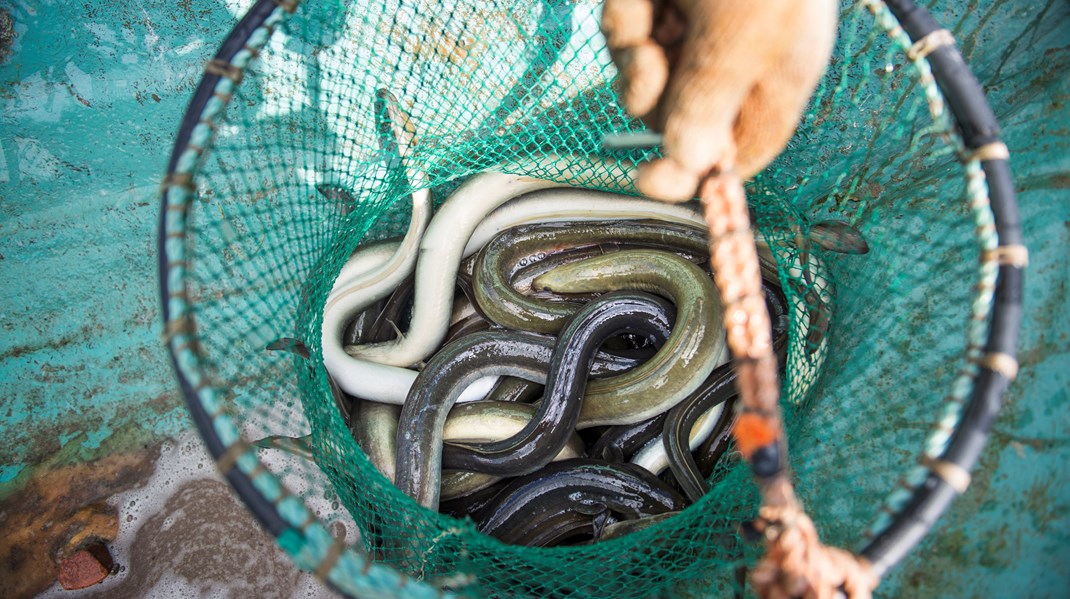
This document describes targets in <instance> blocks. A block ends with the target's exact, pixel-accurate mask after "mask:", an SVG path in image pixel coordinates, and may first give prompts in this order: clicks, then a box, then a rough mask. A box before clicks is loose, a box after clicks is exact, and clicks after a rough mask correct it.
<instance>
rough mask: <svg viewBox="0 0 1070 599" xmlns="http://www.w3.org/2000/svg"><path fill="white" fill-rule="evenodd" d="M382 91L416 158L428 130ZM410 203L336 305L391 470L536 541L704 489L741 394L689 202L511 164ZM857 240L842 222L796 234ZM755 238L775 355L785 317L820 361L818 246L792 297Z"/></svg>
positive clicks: (651, 511) (416, 489) (340, 375)
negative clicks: (585, 184) (438, 198)
mask: <svg viewBox="0 0 1070 599" xmlns="http://www.w3.org/2000/svg"><path fill="white" fill-rule="evenodd" d="M381 99H383V100H384V103H383V107H384V111H385V113H386V115H387V117H388V119H389V120H390V122H391V123H393V136H394V142H395V147H396V151H397V154H398V156H399V157H400V158H402V159H404V158H405V157H406V155H407V154H409V153H410V152H411V150H412V148H413V146H414V144H415V134H414V132H413V130H412V127H411V125H410V124H409V123H408V119H407V117H406V116H405V115H404V114H403V113H401V112H400V111H399V110H398V109H397V106H396V104H394V103H393V102H392V101H389V100H390V99H389V97H388V96H382V98H381ZM401 162H402V163H403V164H404V160H402V161H401ZM406 169H407V176H408V177H409V179H410V183H411V184H412V187H413V188H414V189H420V188H421V187H426V185H425V184H424V183H425V177H426V175H425V174H424V173H422V172H420V171H419V170H417V169H415V168H414V167H412V166H411V165H407V164H406ZM568 174H569V173H564V174H563V177H562V178H563V179H568V178H569V177H568V176H567V175H568ZM412 203H413V204H412V222H411V224H410V227H409V230H408V232H407V233H406V234H405V236H404V237H403V238H401V239H397V240H390V241H383V242H377V243H371V244H367V245H364V246H361V247H359V248H358V249H357V250H356V251H355V252H354V253H353V254H352V256H351V257H350V258H349V260H348V261H347V262H346V264H345V265H344V267H343V268H342V270H341V272H340V273H339V275H338V277H337V279H336V281H335V283H334V287H333V289H332V291H331V293H330V295H329V296H328V298H327V301H326V303H325V306H324V313H323V314H324V317H323V329H322V355H323V361H324V365H325V367H326V369H327V372H328V374H329V375H330V379H331V381H332V386H333V387H334V391H335V394H336V399H340V401H339V405H340V406H341V407H342V409H343V416H344V417H346V419H347V422H348V423H349V425H350V427H351V430H352V433H353V436H354V438H355V439H356V441H357V443H358V444H359V445H360V447H361V449H362V450H363V451H364V453H365V454H366V455H367V456H368V458H369V460H370V461H371V462H372V463H373V464H374V465H375V466H376V468H378V470H379V471H380V472H381V473H382V474H383V475H384V476H385V477H387V478H388V479H390V480H391V481H392V482H393V483H394V484H395V485H396V486H397V487H398V488H399V489H401V490H402V491H403V492H404V493H406V494H407V495H409V496H410V497H412V498H413V499H414V500H416V501H417V502H419V503H420V504H422V505H424V506H426V507H428V508H431V509H435V510H439V511H441V512H443V513H447V514H451V515H454V516H457V517H469V518H471V519H472V520H473V521H474V522H475V523H476V525H477V526H478V528H479V529H480V530H481V531H482V532H484V533H486V534H488V535H492V536H494V537H496V538H498V539H500V540H502V541H504V542H506V543H511V544H521V545H530V546H551V545H558V544H569V543H577V542H588V541H592V540H600V539H605V538H608V537H612V536H616V535H620V534H624V533H625V532H627V531H629V530H634V529H636V528H639V527H642V526H645V525H648V524H649V523H652V522H656V521H658V520H659V519H662V518H665V517H667V515H671V514H673V513H675V512H677V511H679V510H682V509H683V508H685V507H686V506H687V505H690V504H691V503H693V502H696V501H698V500H699V499H700V498H701V497H702V496H703V495H704V494H705V493H706V492H707V491H708V489H709V487H708V484H709V480H710V478H711V476H712V475H714V473H715V471H719V470H718V463H719V461H720V460H722V459H724V458H725V456H726V454H729V455H730V454H731V452H730V451H729V446H730V431H731V427H732V425H733V422H734V420H735V417H736V415H735V412H736V411H735V409H734V407H733V406H734V402H735V398H736V392H735V384H734V375H733V372H732V368H731V366H730V364H728V359H729V354H728V350H727V348H726V345H725V326H724V323H723V321H722V318H723V314H722V308H721V304H720V300H719V298H718V293H717V290H716V287H715V286H714V282H713V280H712V278H711V277H713V276H716V273H711V272H710V271H709V270H708V262H709V255H708V251H709V250H708V247H709V245H708V240H707V233H706V226H705V223H704V222H703V220H702V217H701V215H700V214H699V212H697V210H696V209H695V207H693V206H689V205H687V204H678V205H670V204H665V203H660V202H655V201H652V200H647V199H643V198H636V197H630V196H623V195H618V194H612V193H604V192H598V191H590V190H583V189H576V188H572V187H569V186H567V185H564V184H562V183H557V182H553V181H548V180H542V179H536V178H532V177H526V176H520V175H512V174H505V173H499V172H486V173H481V174H478V175H475V176H473V177H471V178H470V179H468V180H467V181H466V182H465V183H463V184H462V185H461V186H460V187H459V188H458V189H457V190H456V191H455V192H454V193H453V194H452V195H451V196H450V197H449V198H448V199H447V200H446V201H445V202H444V203H443V204H442V205H441V206H440V207H439V209H438V210H437V211H434V215H433V217H432V203H431V193H430V191H429V190H427V189H422V190H420V191H417V192H415V193H413V194H412ZM845 238H848V239H853V238H851V236H850V235H846V234H845V230H844V228H843V226H841V225H837V224H835V223H827V224H824V225H818V226H815V227H814V229H813V231H812V232H811V233H810V234H809V236H808V238H807V239H806V240H801V241H800V243H803V244H807V243H810V242H811V241H812V242H815V243H817V244H819V245H821V246H823V247H828V246H830V245H837V244H838V245H843V239H845ZM830 240H832V242H830ZM761 249H762V254H763V259H762V262H761V268H762V278H763V282H764V292H765V300H766V304H767V307H768V309H769V312H770V314H771V316H772V318H771V321H772V328H773V338H774V345H775V347H774V349H775V350H776V351H777V353H778V355H779V357H780V363H781V364H783V363H784V352H785V348H786V347H787V342H788V327H789V322H792V323H794V324H795V326H796V327H797V328H798V330H797V331H796V334H800V335H803V338H805V339H807V340H808V341H812V343H809V345H808V347H809V348H810V351H811V353H813V354H814V355H815V356H820V355H823V352H824V329H825V328H826V327H827V323H828V314H824V313H819V312H822V311H823V310H824V307H825V306H827V304H828V301H827V300H828V299H829V298H828V297H827V295H826V294H827V293H828V291H827V289H828V287H829V286H828V284H827V274H826V272H825V267H824V264H823V262H822V261H821V259H820V258H819V257H818V256H817V254H816V253H814V252H804V251H800V252H798V256H799V258H797V259H795V260H794V262H793V263H791V264H788V269H787V270H788V277H787V279H790V280H797V281H800V282H801V283H800V285H801V289H800V290H797V291H795V292H796V293H800V294H802V295H803V296H804V298H805V301H804V302H796V304H798V305H797V306H795V307H793V306H791V305H789V303H788V301H787V299H786V297H785V294H784V292H783V290H782V289H781V287H780V282H779V281H780V279H779V275H778V271H777V268H776V266H775V264H774V263H773V261H772V259H771V254H770V253H769V250H768V248H764V247H763V248H761ZM808 364H809V365H810V367H812V368H819V367H820V359H814V360H811V361H809V362H808ZM813 378H815V377H812V376H807V377H801V379H800V380H804V381H808V380H812V379H813Z"/></svg>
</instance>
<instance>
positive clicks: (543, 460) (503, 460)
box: [442, 292, 675, 476]
mask: <svg viewBox="0 0 1070 599" xmlns="http://www.w3.org/2000/svg"><path fill="white" fill-rule="evenodd" d="M672 312H673V308H672V306H671V305H670V304H669V303H668V302H666V301H665V300H662V299H660V298H657V297H655V296H651V295H648V294H645V293H637V292H616V293H609V294H606V295H604V296H602V297H600V298H598V299H596V300H594V301H592V302H589V303H588V304H586V305H585V306H583V307H582V308H580V310H579V311H578V312H576V315H575V317H574V318H573V319H572V320H570V321H569V323H568V325H567V326H566V327H565V329H564V330H563V331H562V332H561V335H560V337H558V340H557V343H556V345H555V347H554V351H553V357H552V360H551V362H550V364H549V375H548V377H547V381H546V389H545V391H544V393H543V398H542V401H541V402H539V404H538V411H537V412H536V414H535V416H534V417H533V418H532V419H531V421H530V422H529V423H528V424H527V426H525V427H524V429H523V430H522V431H520V432H519V433H517V434H516V435H514V436H512V437H509V438H508V439H504V440H501V441H495V442H490V443H469V444H464V445H460V444H457V443H451V444H446V446H445V447H443V449H442V464H443V466H445V467H447V468H456V469H459V470H472V471H475V472H485V473H488V474H496V475H500V476H520V475H523V474H528V473H530V472H533V471H535V470H537V469H538V468H541V467H542V466H544V465H546V464H547V463H548V462H549V461H550V458H551V457H552V456H553V455H555V454H557V452H558V451H560V449H561V447H562V446H563V445H564V443H565V441H566V440H567V439H568V434H569V432H570V431H573V430H574V429H575V428H576V421H577V420H578V419H579V415H580V401H581V399H583V396H584V389H585V388H586V387H587V379H588V372H589V371H590V370H591V366H592V363H593V361H594V358H595V352H596V351H597V350H598V348H599V347H600V346H601V345H602V343H603V342H605V341H606V340H607V339H609V338H610V337H613V336H616V335H620V334H624V333H629V334H633V335H642V336H645V337H661V338H660V339H658V340H657V341H659V342H662V341H664V335H665V333H666V332H667V331H668V330H669V328H670V316H669V314H671V313H672ZM673 334H675V333H673ZM669 339H670V340H671V339H672V334H670V335H669ZM666 343H668V342H666ZM674 349H675V346H673V347H670V346H665V347H663V348H662V349H661V350H660V351H663V352H669V351H673V350H674ZM653 359H655V360H656V359H657V354H655V357H654V358H653ZM663 359H664V358H663ZM643 367H644V366H642V365H640V366H638V367H637V369H642V368H643ZM621 376H628V374H622V375H618V376H617V377H613V378H611V379H603V380H614V379H616V378H619V377H621ZM650 382H651V383H654V384H656V383H657V382H659V381H657V379H656V378H655V379H652V380H651V381H650ZM630 391H632V392H633V393H634V392H637V391H638V392H645V393H652V392H653V393H656V392H658V390H657V388H656V387H655V388H654V390H653V391H651V390H650V389H647V388H645V387H644V388H642V389H638V388H632V389H630ZM626 399H627V398H625V400H626ZM586 401H589V399H588V400H584V402H586Z"/></svg>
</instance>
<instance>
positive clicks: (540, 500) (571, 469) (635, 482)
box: [475, 459, 685, 547]
mask: <svg viewBox="0 0 1070 599" xmlns="http://www.w3.org/2000/svg"><path fill="white" fill-rule="evenodd" d="M684 505H685V500H684V498H683V497H682V496H681V495H680V494H679V493H677V492H676V491H674V490H673V489H672V488H671V487H669V486H668V485H666V484H665V483H663V482H662V481H660V480H658V479H657V477H655V476H654V475H652V474H650V473H649V472H646V471H645V470H643V469H642V468H637V467H633V466H631V465H629V464H608V463H605V462H598V461H594V460H582V459H581V460H563V461H560V462H554V463H553V464H550V465H549V466H547V467H546V468H544V469H542V470H540V471H538V472H535V473H533V474H529V475H527V476H523V477H521V478H518V479H516V480H514V481H512V482H511V483H509V485H507V486H506V487H505V488H504V489H502V490H501V491H499V492H498V494H497V495H496V496H495V498H494V499H493V500H492V501H490V502H489V503H488V504H487V505H485V506H484V507H483V508H482V509H480V510H479V512H478V513H477V514H476V515H475V520H476V523H477V526H478V527H479V530H480V531H481V532H483V533H485V534H488V535H491V536H493V537H495V538H497V539H499V540H501V541H503V542H505V543H509V544H513V545H527V546H539V547H541V546H548V545H555V544H559V543H561V542H563V541H568V540H576V539H577V537H579V538H586V539H590V538H597V537H599V536H601V532H602V531H601V529H602V528H604V527H605V526H606V525H607V524H610V523H612V522H614V521H618V520H633V519H639V518H645V517H647V516H653V515H657V514H662V513H666V512H672V511H676V510H680V509H683V507H684Z"/></svg>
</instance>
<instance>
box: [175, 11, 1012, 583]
mask: <svg viewBox="0 0 1070 599" xmlns="http://www.w3.org/2000/svg"><path fill="white" fill-rule="evenodd" d="M888 6H889V8H890V9H891V10H892V12H893V14H895V15H896V17H897V19H898V20H899V21H900V23H901V24H902V26H903V28H904V30H905V31H906V32H907V33H908V34H909V35H910V36H911V38H912V39H914V40H918V39H921V38H922V37H924V36H925V35H927V34H928V33H930V32H932V31H935V30H936V29H938V28H939V26H938V25H937V24H936V22H935V21H934V20H933V19H932V17H931V16H930V15H929V14H928V13H927V12H926V11H924V10H923V9H920V8H918V7H916V6H914V5H913V3H911V2H909V1H903V0H890V1H889V2H888ZM276 8H277V5H276V4H275V3H274V2H272V1H271V0H259V1H258V2H257V3H256V4H255V5H254V6H253V7H252V8H251V9H250V10H249V12H248V13H246V15H245V16H244V17H243V18H242V20H241V21H240V22H239V23H238V24H237V25H236V26H235V27H234V29H233V30H232V31H231V33H230V35H228V37H227V39H226V40H225V41H224V43H223V44H222V46H221V47H220V50H219V51H218V52H217V53H216V58H217V59H220V60H224V61H226V62H229V61H230V59H231V58H233V56H234V55H235V54H237V52H238V51H240V50H241V49H242V48H243V47H244V45H245V42H246V41H247V40H248V38H249V36H250V35H251V33H252V32H253V31H254V30H256V29H257V28H259V27H260V26H261V25H262V24H263V22H264V20H266V18H267V17H268V16H269V15H270V14H271V13H272V12H273V11H274V10H275V9H276ZM928 58H929V62H930V63H931V64H932V66H933V73H934V76H935V77H936V80H937V83H938V85H939V86H940V88H941V90H942V91H943V93H944V95H945V98H946V99H947V101H948V104H949V106H950V108H951V111H952V113H953V114H954V115H955V119H956V122H957V123H958V126H959V128H960V130H961V133H962V136H963V139H964V141H965V143H966V146H967V147H968V148H978V147H980V146H982V145H985V144H987V143H992V142H995V141H998V140H999V127H998V125H997V124H996V121H995V117H994V115H993V113H992V110H991V108H990V107H989V106H988V104H987V101H986V100H985V97H984V93H983V91H982V90H981V88H980V85H979V84H978V83H977V81H976V79H975V78H974V77H973V74H972V73H971V72H970V71H969V69H968V68H967V67H966V65H965V63H964V62H963V60H962V57H961V55H960V54H959V53H958V51H957V49H955V48H954V47H950V46H944V47H941V48H938V49H936V50H935V51H933V52H932V53H931V54H930V55H929V57H928ZM218 80H219V76H218V75H211V74H205V75H204V76H203V78H202V79H201V82H200V84H199V85H198V87H197V90H196V92H195V94H194V97H193V100H192V101H191V102H190V106H189V108H188V109H187V112H186V114H185V116H184V117H183V120H182V124H181V127H180V129H179V133H178V135H177V136H176V142H175V147H174V151H173V152H172V155H171V160H170V162H169V166H168V172H169V173H173V172H174V170H175V168H176V166H177V163H178V159H179V157H180V156H181V154H182V153H183V152H184V151H185V150H186V148H187V146H188V143H189V137H190V134H191V132H192V129H193V127H194V126H195V125H196V124H197V123H198V122H199V119H200V116H201V114H202V113H203V109H204V107H205V105H206V104H207V103H208V101H209V99H211V97H212V95H213V93H214V90H215V86H216V84H217V83H218ZM982 167H983V168H984V171H985V175H986V177H987V180H988V185H989V191H990V198H991V203H992V210H993V213H994V215H995V220H996V230H997V232H998V234H999V238H1000V240H1001V243H1003V244H1005V245H1009V244H1016V243H1021V229H1020V225H1019V220H1018V213H1017V205H1016V203H1015V193H1014V185H1013V180H1012V177H1011V174H1010V169H1009V167H1008V164H1007V161H1006V160H1002V159H998V160H987V161H984V162H983V163H982ZM165 217H166V192H165V193H164V194H162V210H161V214H160V226H159V231H160V234H159V236H158V241H157V249H158V257H159V276H160V286H161V303H162V314H163V318H164V321H165V322H168V321H169V309H168V305H167V298H168V297H169V288H168V283H167V265H166V261H165V252H164V249H165V248H164V241H165V238H166V230H165ZM1021 285H1022V269H1021V268H1019V267H1016V266H1010V265H1003V266H1000V268H999V278H998V282H997V286H996V294H995V305H994V307H993V316H992V322H991V325H990V331H989V338H988V343H987V345H986V349H987V350H988V351H998V352H1002V353H1006V354H1009V355H1012V356H1013V355H1015V353H1016V347H1017V336H1018V329H1019V324H1020V317H1021ZM171 360H172V364H173V366H174V368H175V371H176V373H179V375H178V378H179V381H180V385H181V388H182V392H183V395H185V397H186V400H187V403H188V405H189V408H190V413H191V416H192V418H193V421H194V423H195V424H196V426H197V428H198V429H199V430H200V432H201V434H202V437H203V438H204V440H205V445H206V446H207V447H208V450H209V452H210V453H211V455H212V456H213V458H216V459H218V458H219V457H220V456H221V455H222V454H223V451H224V449H225V448H224V447H223V445H222V443H221V442H220V440H219V438H218V436H217V435H216V434H215V432H214V430H213V428H212V423H211V418H210V416H209V415H208V414H207V412H205V410H204V407H203V406H202V405H201V404H200V402H199V400H198V399H197V395H196V393H195V391H194V390H193V389H192V387H191V386H190V384H189V381H188V380H186V378H185V377H184V376H182V375H181V374H180V371H179V370H178V364H177V360H176V357H175V356H174V354H172V355H171ZM1008 384H1009V381H1008V380H1007V379H1006V378H1005V377H1004V376H1003V375H1001V374H999V373H995V372H993V371H991V370H990V369H987V368H985V367H981V372H980V374H979V376H978V377H977V379H976V382H975V385H974V390H973V393H972V396H971V400H970V404H969V407H968V408H967V410H966V413H965V415H964V417H963V421H962V424H961V426H960V427H959V430H958V431H957V432H956V434H955V435H954V437H953V438H952V442H951V444H950V446H949V447H948V449H947V451H946V452H945V455H944V457H943V459H945V460H947V461H950V462H953V463H956V464H958V465H959V466H962V467H965V468H967V469H970V468H972V466H973V464H974V463H976V460H977V458H978V456H979V454H980V451H981V448H982V447H983V445H984V441H985V439H986V437H987V433H988V430H989V427H990V426H991V422H992V420H993V419H994V417H995V415H996V413H997V412H998V410H999V407H1000V402H1001V397H1002V395H1003V392H1004V391H1005V389H1006V387H1007V385H1008ZM224 476H225V477H226V478H227V480H228V481H229V482H230V483H231V485H232V486H233V487H234V488H235V490H236V491H237V492H238V494H239V495H240V496H241V497H242V498H243V500H244V501H245V503H246V505H247V506H248V507H249V510H250V511H251V512H252V513H253V515H254V516H255V517H256V518H257V519H258V520H259V521H260V522H261V524H262V525H263V526H264V527H265V529H267V530H268V532H269V533H271V534H272V535H274V536H278V535H279V534H281V533H282V532H283V531H284V530H286V529H288V528H290V526H289V525H288V524H287V523H286V522H285V521H283V520H282V518H281V517H280V516H279V515H278V512H277V511H276V510H275V507H274V506H273V505H272V504H271V502H269V501H268V500H267V499H266V498H265V497H264V496H263V495H262V494H261V493H260V492H259V491H258V490H257V489H256V488H255V487H253V485H252V482H251V481H250V480H249V479H248V477H246V476H245V475H244V474H243V473H242V472H241V471H240V470H238V469H237V468H234V467H232V468H231V469H230V470H228V471H227V472H226V473H225V474H224ZM955 495H956V492H955V491H954V490H953V489H952V488H951V487H950V486H949V485H948V484H947V483H945V482H944V481H943V480H942V479H940V478H937V477H936V476H930V477H929V479H928V480H927V481H926V482H925V483H924V485H923V486H922V487H921V488H919V489H918V490H917V491H916V492H915V495H914V499H913V500H912V501H911V503H910V504H909V505H908V507H907V508H906V509H905V510H903V512H902V513H900V514H899V515H898V516H897V517H896V518H895V519H894V521H893V523H892V525H891V526H889V527H888V528H887V529H886V530H885V531H884V532H883V533H881V534H880V535H878V536H877V537H876V538H874V539H873V540H872V541H871V542H870V543H869V545H868V546H867V547H866V548H865V549H864V550H863V552H862V554H863V555H864V556H865V557H867V558H868V559H869V560H870V561H871V562H873V564H874V567H875V569H876V570H877V571H878V572H880V573H883V572H884V571H886V570H887V569H888V568H889V567H891V566H892V565H894V564H895V563H896V562H897V561H899V559H901V558H902V557H903V556H904V555H906V553H907V552H909V551H910V549H911V548H912V547H913V546H914V545H915V544H916V543H917V542H919V541H920V540H921V538H923V537H924V536H925V534H926V533H927V532H928V530H929V528H930V527H931V526H932V525H933V523H935V521H936V519H937V518H939V516H940V514H942V513H943V511H944V510H945V509H946V507H947V506H948V504H950V502H951V500H952V499H953V498H954V496H955ZM332 586H333V585H332Z"/></svg>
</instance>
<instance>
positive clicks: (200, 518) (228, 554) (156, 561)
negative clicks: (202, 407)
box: [19, 434, 333, 599]
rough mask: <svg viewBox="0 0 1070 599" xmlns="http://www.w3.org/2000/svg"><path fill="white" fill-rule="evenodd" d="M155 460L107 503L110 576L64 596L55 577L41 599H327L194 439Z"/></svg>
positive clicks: (169, 446) (168, 445)
mask: <svg viewBox="0 0 1070 599" xmlns="http://www.w3.org/2000/svg"><path fill="white" fill-rule="evenodd" d="M158 454H159V457H158V458H156V457H155V456H146V457H147V458H148V459H147V460H145V461H144V462H142V463H141V468H142V470H141V471H142V473H143V477H142V479H141V480H140V481H139V483H140V484H139V485H138V486H137V487H135V488H132V489H130V490H127V491H125V492H121V493H118V494H116V495H114V496H112V497H111V498H109V499H108V500H107V502H106V505H107V507H108V508H109V509H110V510H112V512H113V514H114V516H115V520H116V522H115V523H116V525H117V527H118V530H117V531H115V533H113V534H112V535H111V537H112V538H113V539H114V540H113V541H112V542H110V543H108V547H109V550H110V551H111V554H112V557H113V559H114V561H115V563H116V566H115V568H114V569H113V573H112V575H111V576H109V577H108V578H107V579H106V580H105V581H104V582H103V583H101V584H99V585H97V586H94V587H90V588H87V589H83V590H78V591H65V590H63V589H62V588H61V587H60V586H59V585H58V584H51V581H52V580H54V574H53V578H51V579H49V580H48V581H46V583H45V585H44V586H45V587H47V588H44V590H43V592H42V593H40V594H39V595H38V596H39V597H55V598H69V599H81V598H89V597H92V598H104V597H109V598H111V597H115V598H120V599H121V598H127V597H130V598H133V597H176V598H177V597H234V598H237V597H265V598H274V597H309V598H311V597H329V596H333V595H332V594H331V593H330V592H329V591H327V589H326V588H325V587H323V586H322V585H321V584H320V583H319V582H318V581H316V580H315V579H314V578H313V577H312V576H311V575H309V574H306V573H303V572H300V571H299V570H297V569H296V568H295V567H294V566H293V564H292V562H290V560H289V558H288V557H287V556H286V555H285V554H284V553H283V552H282V551H281V550H279V549H278V548H277V547H276V545H275V542H274V539H273V538H272V537H270V536H269V535H267V534H266V533H264V532H263V530H262V529H261V528H260V525H259V524H258V523H257V522H256V521H255V520H254V519H253V517H252V515H251V514H250V513H249V511H248V510H247V509H246V508H245V506H244V505H242V504H241V502H240V501H239V500H237V499H236V498H235V496H234V495H233V493H232V492H231V490H230V486H229V485H227V484H226V483H225V482H222V481H221V480H220V479H219V478H218V476H217V475H216V471H215V467H214V464H213V462H212V461H211V459H210V458H209V457H208V455H207V453H206V452H205V451H204V449H203V446H202V444H201V442H200V440H199V439H198V438H197V437H195V436H194V435H193V434H186V435H183V436H182V437H181V438H180V439H178V440H169V441H165V442H164V443H163V444H162V445H161V446H160V447H159V451H158ZM25 573H26V571H25V570H24V571H22V572H21V573H20V574H19V575H23V574H25Z"/></svg>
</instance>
